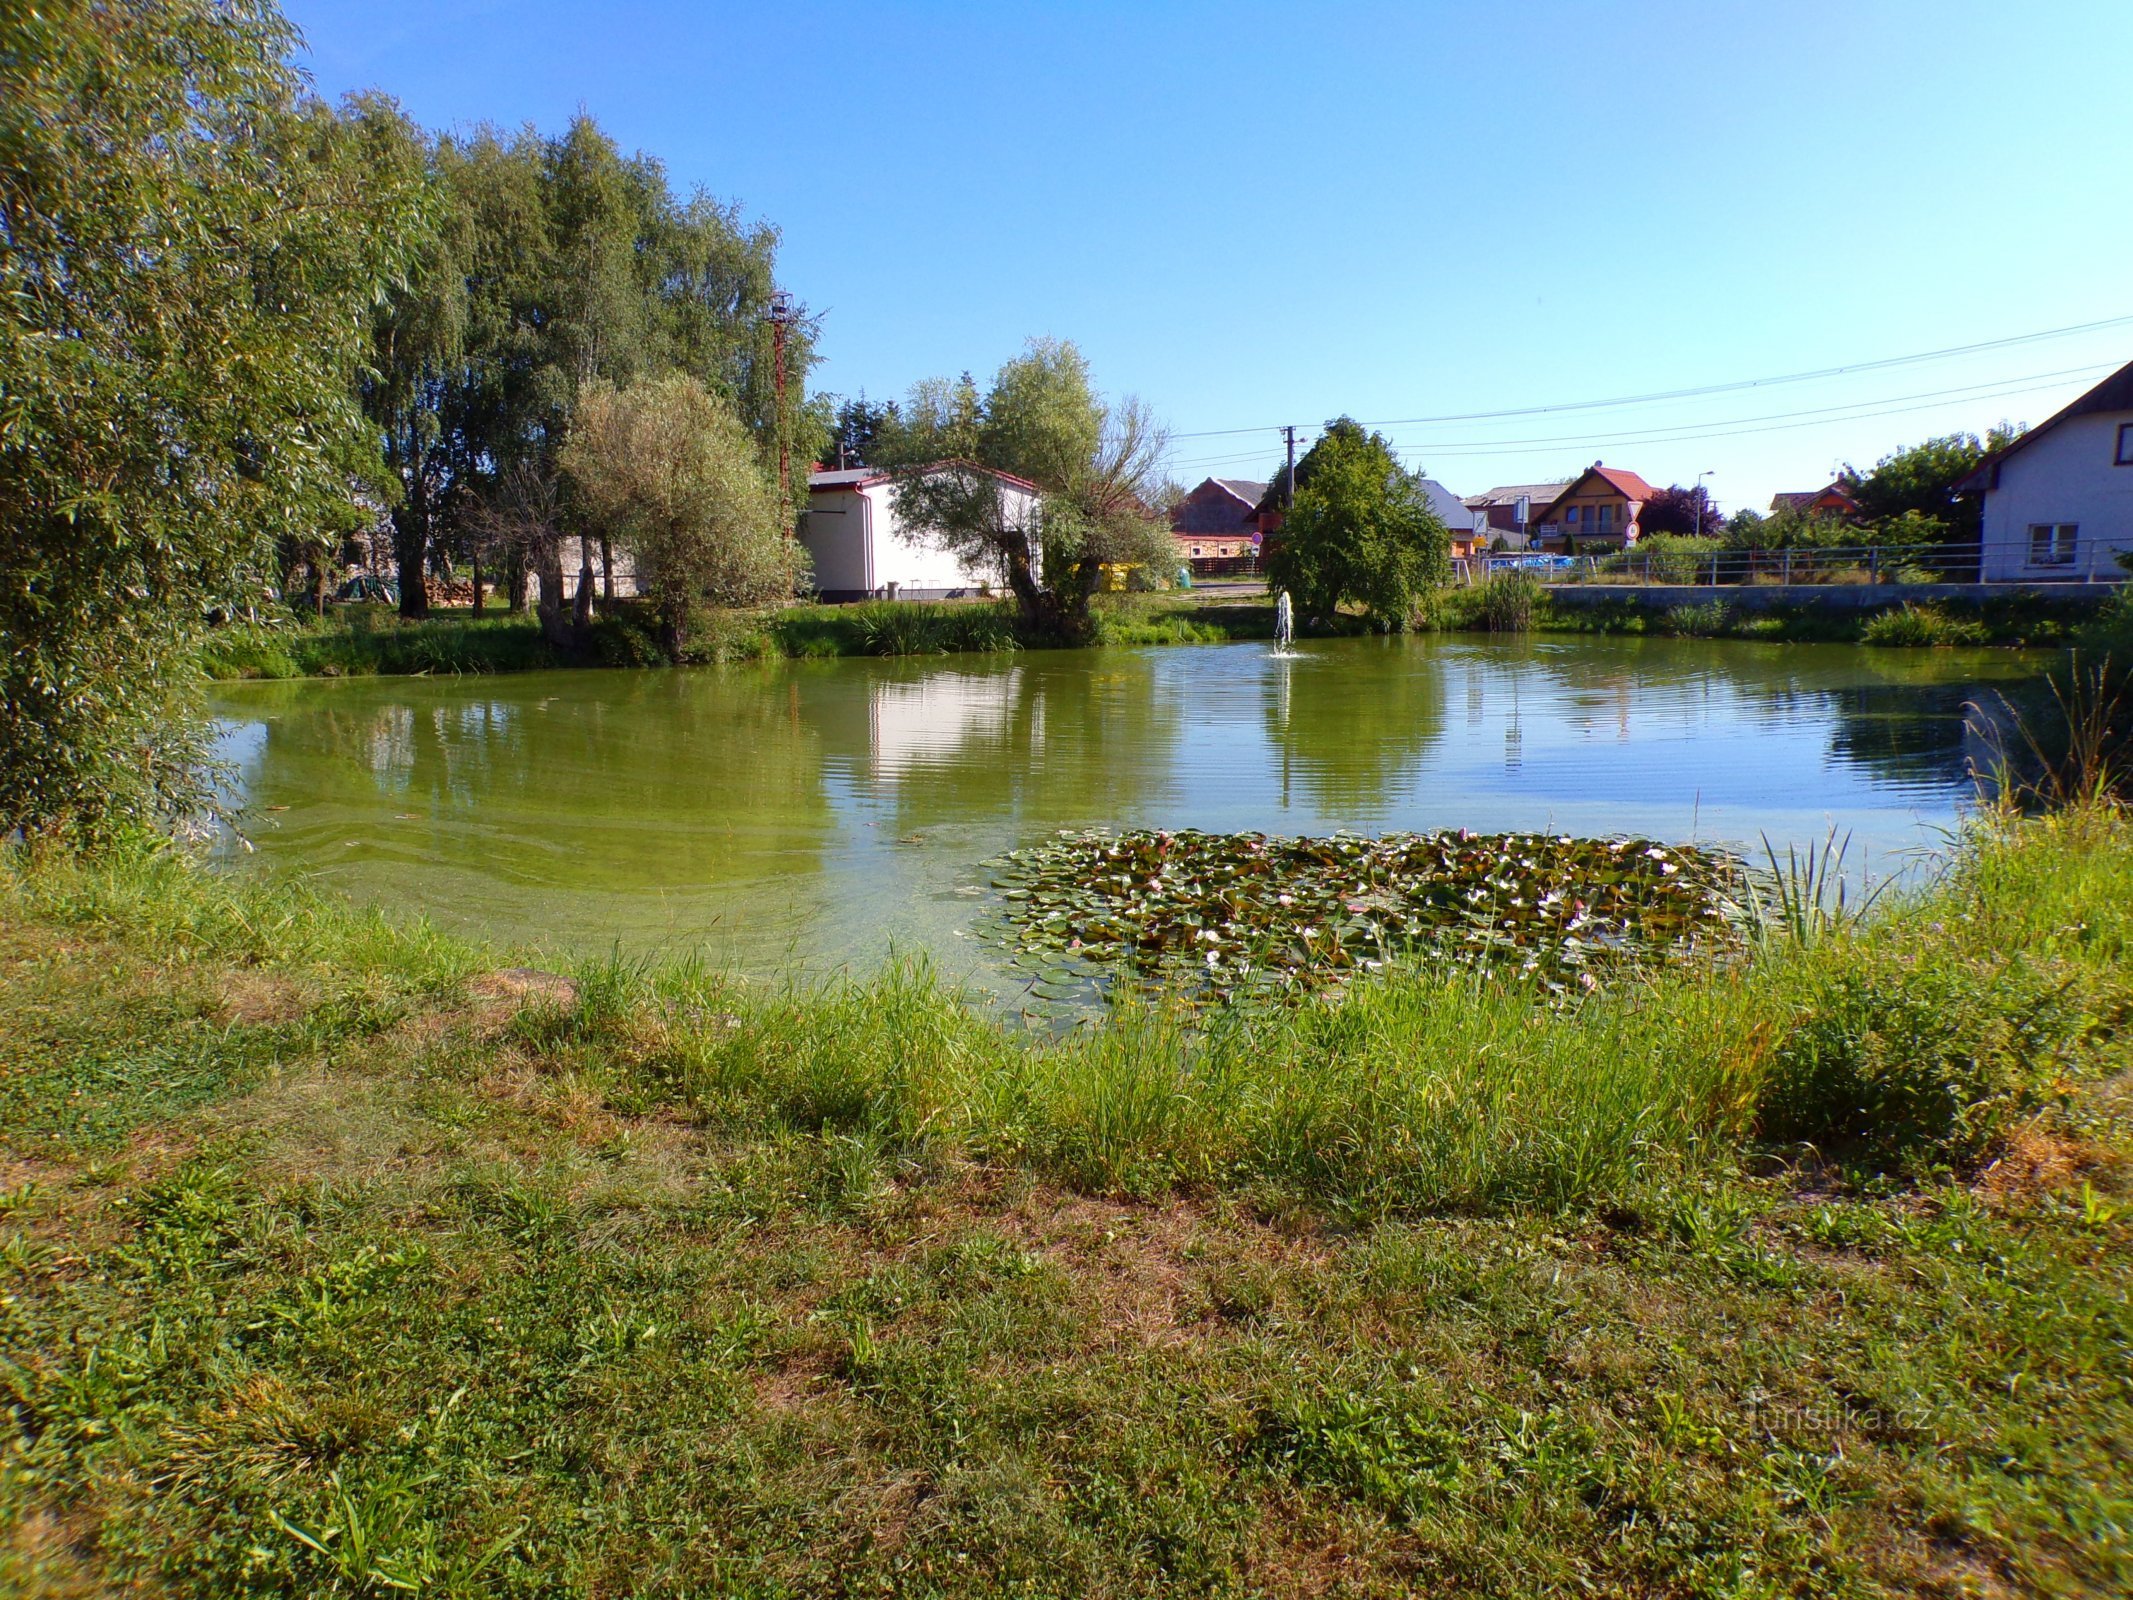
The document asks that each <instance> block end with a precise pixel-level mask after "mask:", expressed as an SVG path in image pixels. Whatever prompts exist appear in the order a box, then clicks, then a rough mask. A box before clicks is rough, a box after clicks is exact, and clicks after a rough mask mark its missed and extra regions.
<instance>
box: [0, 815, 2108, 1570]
mask: <svg viewBox="0 0 2133 1600" xmlns="http://www.w3.org/2000/svg"><path fill="white" fill-rule="evenodd" d="M2129 871H2133V829H2129V827H2128V825H2127V824H2126V823H2124V822H2122V821H2120V820H2119V819H2118V818H2117V817H2115V816H2114V815H2112V814H2110V813H2108V812H2100V811H2095V810H2089V811H2084V812H2080V813H2076V814H2072V815H2067V816H2062V817H2057V818H2050V819H2043V820H2038V821H2032V822H2022V823H2017V822H2003V823H2000V824H1997V825H1995V826H1994V827H1993V828H1991V829H1988V830H1981V831H1980V832H1979V833H1978V834H1977V835H1976V836H1975V837H1974V838H1972V839H1971V840H1970V841H1969V843H1968V844H1967V846H1966V847H1965V849H1964V851H1963V852H1962V853H1961V855H1960V856H1959V858H1958V859H1957V861H1956V862H1955V863H1954V864H1953V865H1952V866H1951V868H1950V870H1949V872H1948V874H1947V876H1946V877H1945V879H1944V880H1943V881H1942V882H1941V883H1940V884H1939V885H1938V886H1937V887H1935V888H1934V889H1932V890H1931V891H1930V892H1929V893H1926V894H1924V895H1922V896H1919V897H1916V898H1914V899H1913V900H1911V901H1908V902H1906V903H1903V904H1900V905H1890V906H1887V907H1885V908H1883V910H1882V912H1881V914H1879V915H1877V916H1876V917H1875V918H1874V919H1872V920H1870V921H1869V922H1867V923H1863V924H1862V923H1857V922H1840V923H1837V924H1835V925H1828V924H1820V925H1817V927H1816V930H1815V936H1814V937H1813V938H1811V939H1809V940H1807V941H1805V942H1802V941H1799V940H1795V939H1787V938H1781V937H1778V936H1777V935H1775V934H1773V936H1772V941H1771V943H1770V944H1769V946H1768V948H1767V949H1766V950H1765V951H1764V952H1763V953H1762V954H1761V956H1760V957H1759V958H1758V959H1757V960H1756V961H1755V962H1753V963H1751V964H1749V965H1747V966H1745V967H1742V968H1739V969H1734V970H1727V971H1722V972H1707V973H1684V972H1677V973H1673V974H1669V975H1665V976H1662V977H1659V978H1657V979H1654V980H1653V981H1652V982H1651V983H1650V984H1648V985H1646V986H1644V987H1642V988H1641V989H1637V990H1634V991H1630V992H1622V993H1603V994H1602V995H1600V996H1597V997H1594V998H1592V999H1590V1000H1588V1001H1585V1002H1583V1003H1581V1004H1579V1005H1576V1006H1574V1007H1571V1008H1569V1009H1565V1010H1554V1011H1551V1010H1544V1009H1536V1008H1535V1007H1534V1006H1532V1005H1531V1004H1530V1002H1525V1001H1514V1000H1513V999H1512V998H1511V997H1509V996H1506V995H1502V994H1495V993H1491V992H1488V991H1485V990H1479V989H1476V988H1473V987H1470V986H1460V985H1453V984H1446V983H1442V982H1439V981H1436V980H1434V979H1432V978H1431V977H1430V976H1428V975H1426V974H1405V975H1397V976H1395V977H1393V978H1391V979H1389V980H1386V981H1383V982H1378V983H1371V984H1366V985H1362V986H1359V987H1358V988H1356V989H1355V990H1353V991H1351V992H1350V993H1349V994H1348V995H1346V996H1345V997H1341V998H1335V999H1326V1000H1318V1001H1313V1002H1310V1003H1307V1004H1305V1005H1303V1006H1301V1007H1299V1008H1297V1009H1295V1010H1293V1011H1288V1012H1283V1013H1279V1014H1258V1015H1246V1014H1239V1015H1237V1016H1234V1017H1230V1018H1227V1019H1223V1020H1221V1021H1219V1022H1218V1023H1217V1024H1216V1025H1215V1026H1213V1027H1211V1028H1207V1029H1198V1030H1195V1029H1188V1028H1187V1027H1185V1026H1183V1025H1182V1024H1181V1023H1180V1022H1179V1020H1178V1019H1176V1018H1174V1017H1171V1016H1168V1015H1166V1014H1164V1013H1163V1012H1162V1011H1161V1010H1160V1009H1156V1008H1142V1009H1138V1010H1133V1011H1129V1012H1128V1013H1127V1014H1125V1015H1123V1016H1121V1017H1120V1018H1119V1019H1118V1020H1117V1021H1116V1022H1114V1023H1113V1024H1111V1025H1108V1026H1105V1027H1102V1028H1099V1029H1092V1030H1085V1031H1084V1032H1083V1033H1081V1034H1078V1035H1074V1036H1069V1037H1067V1038H1064V1039H1056V1040H1053V1039H1037V1040H1033V1039H1029V1038H1025V1037H1022V1036H1019V1035H1017V1034H1014V1033H1011V1032H1009V1031H1008V1030H1006V1029H1004V1028H1003V1027H1001V1026H1000V1025H998V1024H997V1023H995V1022H993V1021H991V1020H990V1019H988V1018H987V1017H984V1016H982V1015H978V1014H975V1013H973V1012H972V1011H970V1010H968V1009H967V1008H965V1007H964V1006H962V1005H960V1004H958V1003H957V1002H956V1001H955V1000H954V999H953V997H951V996H948V995H945V994H943V993H942V992H941V990H940V989H939V987H938V986H937V985H935V984H934V983H932V982H931V981H930V980H929V979H928V978H927V977H926V975H925V974H924V973H922V972H915V971H912V970H909V969H905V970H902V971H892V972H889V973H886V974H884V975H882V976H881V977H880V978H878V979H875V980H872V981H869V982H855V983H850V984H847V985H844V986H842V987H839V988H834V989H830V990H827V991H821V992H808V993H799V992H794V993H784V994H780V993H763V992H759V991H756V990H753V989H750V988H748V987H745V986H738V985H735V984H732V983H729V982H726V981H723V980H720V979H717V978H715V977H712V976H710V975H707V974H705V973H703V972H701V971H696V970H691V969H688V968H662V969H656V970H655V969H649V968H642V969H641V968H637V967H633V966H631V965H629V964H628V963H625V962H608V963H601V964H595V965H592V966H589V967H587V968H585V969H582V970H580V971H578V972H576V973H574V974H572V978H573V980H574V981H573V983H572V984H571V985H570V986H569V987H568V989H567V990H565V989H562V988H559V987H558V986H557V985H555V984H553V983H550V982H546V981H542V980H527V979H514V978H510V977H506V976H499V975H498V974H497V973H496V968H497V966H498V961H499V958H498V957H496V956H494V955H491V954H487V953H484V952H481V951H478V950H475V949H471V948H469V947H467V946H465V945H461V944H457V943H454V942H451V941H448V940H443V939H440V938H438V937H436V936H435V935H433V934H430V933H428V932H426V931H424V930H421V929H406V928H398V927H395V926H392V925H390V924H388V923H387V922H385V921H383V920H381V919H379V918H377V917H375V916H368V915H360V914H357V913H354V912H351V911H347V910H344V909H341V908H338V907H336V906H334V905H331V904H328V903H325V902H321V901H317V900H314V899H311V898H308V897H306V896H304V895H302V894H301V893H299V892H293V891H289V890H286V889H273V888H259V887H252V888H241V887H237V886H233V885H231V884H229V883H226V882H222V881H217V880H214V879H211V878H209V877H207V876H206V875H204V874H202V873H200V872H198V871H196V870H194V869H192V868H191V867H189V866H187V865H186V864H185V863H183V862H181V861H177V860H174V859H169V858H161V859H141V858H130V857H129V858H114V859H109V860H105V861H100V862H82V861H72V860H65V859H57V858H54V859H47V860H43V861H37V862H31V861H26V860H23V859H20V858H16V859H13V860H11V862H10V864H9V867H8V871H7V875H6V877H5V879H4V883H0V901H4V906H0V1014H4V1015H5V1016H6V1018H7V1019H8V1021H7V1023H6V1026H5V1031H4V1033H0V1085H4V1091H5V1093H6V1095H7V1097H8V1099H7V1103H6V1109H7V1114H6V1116H5V1117H0V1161H4V1163H5V1166H4V1183H0V1189H4V1193H5V1200H4V1205H0V1272H5V1273H6V1275H7V1276H6V1279H5V1283H4V1288H0V1403H4V1404H5V1406H6V1408H7V1410H6V1415H5V1419H4V1420H0V1591H6V1592H22V1593H30V1594H40V1593H42V1594H71V1593H83V1594H86V1593H105V1592H114V1591H120V1590H126V1591H131V1590H133V1589H143V1590H151V1591H159V1592H167V1593H174V1594H185V1595H214V1596H224V1595H233V1594H286V1595H307V1596H308V1595H384V1594H389V1593H407V1592H422V1593H433V1594H462V1595H475V1594H497V1595H505V1594H509V1595H553V1594H584V1595H662V1594H672V1595H682V1594H737V1595H812V1594H821V1593H845V1594H861V1593H909V1594H937V1595H952V1594H970V1595H980V1594H983V1595H991V1594H1001V1593H1021V1594H1045V1595H1053V1594H1056V1595H1086V1594H1094V1595H1175V1594H1268V1593H1274V1594H1281V1593H1293V1594H1306V1593H1326V1592H1345V1593H1356V1594H1386V1595H1393V1594H1409V1593H1417V1592H1428V1593H1472V1594H1540V1593H1568V1592H1573V1591H1580V1590H1586V1591H1589V1590H1599V1591H1602V1592H1617V1593H1623V1592H1634V1593H1655V1594H1681V1595H1690V1594H1694V1595H1706V1594H1758V1595H1760V1594H1795V1593H1800V1594H1839V1595H1843V1594H1895V1593H1921V1592H1926V1593H1945V1594H1959V1593H2039V1594H2042V1593H2094V1594H2111V1593H2122V1592H2124V1591H2125V1588H2126V1587H2127V1585H2128V1583H2129V1581H2133V1485H2129V1478H2128V1472H2127V1461H2128V1458H2129V1454H2133V1397H2129V1394H2128V1390H2127V1384H2126V1378H2127V1367H2126V1351H2127V1350H2128V1348H2129V1347H2133V1313H2129V1312H2128V1309H2127V1308H2128V1303H2129V1300H2128V1289H2129V1288H2133V1227H2129V1224H2128V1221H2127V1214H2128V1211H2129V1207H2133V1201H2129V1199H2128V1187H2129V1185H2128V1168H2127V1164H2126V1155H2127V1152H2128V1150H2129V1148H2133V1145H2129V1141H2133V1128H2129V1126H2128V1124H2127V1122H2126V1121H2125V1115H2126V1111H2127V1078H2126V1074H2125V1061H2124V1051H2123V1028H2124V1024H2125V1020H2126V1014H2127V1007H2128V1004H2129V1001H2133V977H2129V968H2128V964H2127V937H2128V933H2129V931H2133V909H2129V906H2128V902H2127V896H2126V894H2125V885H2126V883H2127V882H2128V881H2133V880H2129Z"/></svg>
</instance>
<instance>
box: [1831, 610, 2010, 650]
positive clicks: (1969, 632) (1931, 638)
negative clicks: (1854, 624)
mask: <svg viewBox="0 0 2133 1600" xmlns="http://www.w3.org/2000/svg"><path fill="white" fill-rule="evenodd" d="M1991 637H1992V635H1991V630H1990V629H1988V628H1987V627H1986V626H1985V624H1984V623H1982V622H1980V621H1978V620H1977V619H1976V618H1974V617H1957V616H1951V615H1949V613H1948V612H1946V611H1944V610H1943V609H1942V608H1941V607H1939V606H1937V605H1915V604H1911V603H1909V602H1906V603H1905V604H1903V605H1900V606H1898V607H1896V608H1895V609H1894V610H1893V611H1884V612H1881V613H1880V614H1879V615H1877V616H1873V617H1869V618H1868V619H1867V621H1866V625H1865V626H1864V627H1863V628H1861V629H1860V630H1859V641H1860V643H1862V644H1878V645H1941V644H1985V643H1988V642H1989V641H1990V639H1991Z"/></svg>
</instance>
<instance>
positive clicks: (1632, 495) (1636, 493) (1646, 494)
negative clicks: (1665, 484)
mask: <svg viewBox="0 0 2133 1600" xmlns="http://www.w3.org/2000/svg"><path fill="white" fill-rule="evenodd" d="M1592 474H1593V476H1594V477H1596V478H1605V479H1606V480H1607V481H1608V482H1609V483H1611V484H1613V485H1614V486H1615V487H1616V488H1617V489H1620V490H1621V491H1622V497H1623V498H1624V499H1626V500H1649V499H1650V498H1651V497H1652V486H1651V485H1650V484H1648V483H1646V482H1645V481H1644V480H1643V479H1642V478H1640V477H1638V476H1637V475H1636V474H1635V473H1634V472H1631V471H1629V470H1627V469H1626V468H1623V467H1597V466H1596V467H1594V468H1593V469H1592Z"/></svg>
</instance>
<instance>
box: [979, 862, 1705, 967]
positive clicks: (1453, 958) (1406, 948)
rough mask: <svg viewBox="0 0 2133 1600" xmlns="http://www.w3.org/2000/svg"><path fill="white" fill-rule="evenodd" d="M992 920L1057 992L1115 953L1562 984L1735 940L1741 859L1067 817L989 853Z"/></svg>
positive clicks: (1188, 962) (1144, 958)
mask: <svg viewBox="0 0 2133 1600" xmlns="http://www.w3.org/2000/svg"><path fill="white" fill-rule="evenodd" d="M992 865H993V866H994V869H995V877H994V880H993V881H994V886H995V887H996V888H998V889H999V890H1000V892H1001V895H1002V900H1001V905H1000V910H999V912H998V914H997V915H996V916H995V918H994V919H993V922H992V926H991V930H990V931H992V932H993V934H994V935H995V936H996V937H998V938H999V939H1000V940H1001V941H1002V942H1004V943H1006V944H1007V945H1009V946H1010V947H1011V948H1012V949H1013V950H1014V951H1015V952H1016V959H1017V960H1019V961H1020V962H1021V963H1022V964H1023V965H1024V966H1025V967H1026V968H1028V969H1029V970H1030V971H1031V972H1032V975H1033V976H1032V984H1031V988H1032V991H1033V992H1034V993H1035V994H1036V995H1037V997H1038V998H1040V999H1044V1000H1053V1001H1068V1000H1074V999H1079V998H1083V997H1085V996H1087V995H1088V994H1090V993H1091V992H1101V991H1106V990H1109V989H1113V988H1115V987H1116V981H1117V980H1116V978H1115V977H1113V978H1108V979H1107V977H1106V973H1107V972H1109V973H1113V974H1115V973H1119V972H1130V973H1133V974H1136V975H1138V976H1139V977H1140V978H1141V979H1143V980H1144V981H1148V982H1153V983H1158V984H1161V985H1162V986H1164V987H1166V988H1169V989H1173V990H1176V991H1179V992H1182V993H1184V994H1187V995H1189V996H1192V997H1194V998H1214V999H1229V998H1233V997H1236V996H1238V995H1245V994H1264V993H1276V994H1278V993H1283V992H1288V991H1292V990H1296V989H1301V988H1312V987H1320V986H1324V985H1326V984H1328V983H1331V982H1336V981H1339V980H1340V979H1342V978H1343V977H1345V976H1347V975H1350V974H1353V973H1356V972H1359V971H1371V970H1375V969H1378V968H1381V967H1383V966H1385V965H1386V964H1387V963H1388V962H1391V961H1394V960H1395V959H1400V958H1411V959H1416V960H1425V961H1436V962H1442V963H1448V964H1450V965H1452V966H1455V967H1457V968H1460V969H1462V970H1467V971H1471V972H1473V973H1476V974H1479V975H1481V976H1483V977H1502V978H1506V979H1520V980H1530V981H1533V982H1536V983H1538V984H1539V985H1541V986H1542V987H1543V988H1545V989H1547V990H1549V991H1551V992H1555V993H1566V992H1569V991H1570V990H1572V989H1591V988H1595V987H1597V986H1598V984H1599V982H1600V981H1601V979H1602V977H1604V976H1605V975H1606V974H1607V973H1608V972H1609V971H1611V970H1614V969H1617V968H1620V967H1622V966H1624V965H1626V964H1634V963H1637V962H1641V961H1644V960H1647V959H1649V958H1651V957H1653V956H1656V955H1660V954H1675V953H1680V952H1681V951H1683V950H1689V949H1704V950H1714V951H1727V950H1732V949H1734V948H1737V947H1738V945H1739V942H1740V937H1739V921H1740V919H1739V916H1738V913H1737V911H1736V909H1735V908H1736V906H1737V904H1738V903H1739V901H1740V899H1742V898H1744V897H1743V896H1742V895H1741V894H1740V888H1741V884H1740V875H1739V869H1738V866H1737V864H1736V863H1735V862H1734V861H1733V859H1732V858H1731V857H1729V856H1727V855H1724V854H1722V853H1719V852H1713V851H1707V850H1702V849H1697V848H1694V847H1689V846H1679V845H1667V844H1660V843H1657V842H1654V841H1652V840H1648V839H1573V838H1570V837H1567V836H1550V835H1542V834H1488V835H1484V834H1473V833H1468V832H1466V831H1465V830H1461V831H1459V832H1457V833H1393V834H1385V835H1382V836H1380V837H1376V838H1363V837H1359V836H1353V835H1347V834H1337V835H1334V836H1332V837H1330V838H1315V839H1314V838H1283V837H1276V836H1269V835H1266V834H1259V833H1236V834H1212V833H1200V832H1197V831H1191V830H1187V831H1184V832H1178V833H1170V832H1160V831H1146V830H1143V831H1136V832H1131V833H1121V834H1113V833H1105V832H1067V833H1062V834H1060V835H1059V836H1058V837H1057V838H1055V839H1053V840H1050V841H1047V842H1046V843H1044V844H1041V845H1037V846H1035V847H1033V848H1030V849H1026V850H1019V851H1015V852H1012V853H1011V854H1009V855H1007V856H1004V857H1002V858H1000V859H999V860H998V861H997V862H995V863H993V864H992Z"/></svg>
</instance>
